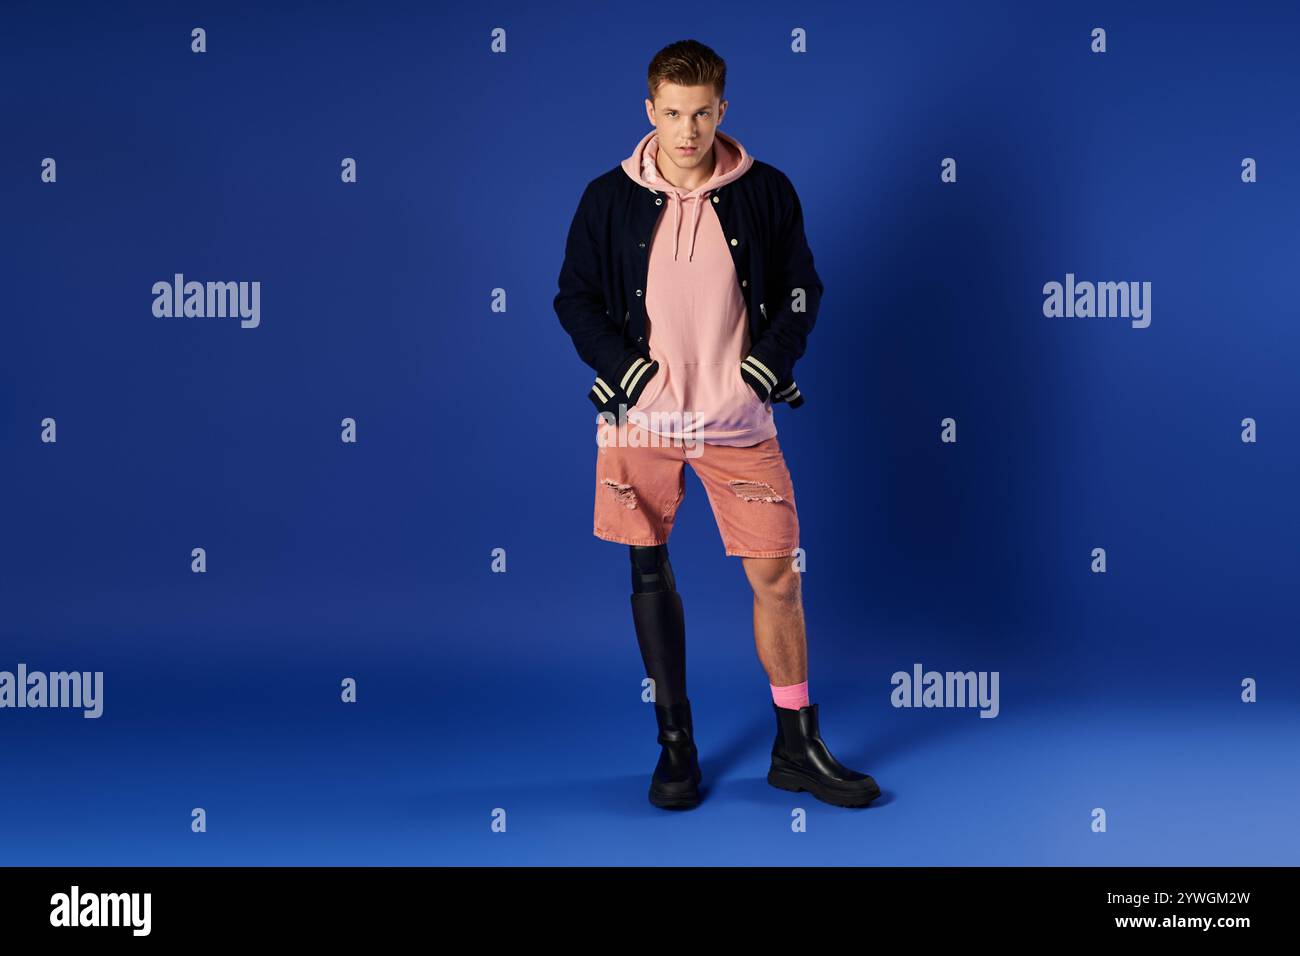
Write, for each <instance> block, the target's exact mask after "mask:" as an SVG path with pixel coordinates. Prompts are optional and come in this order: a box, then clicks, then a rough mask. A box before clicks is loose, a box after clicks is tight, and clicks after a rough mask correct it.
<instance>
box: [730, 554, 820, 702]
mask: <svg viewBox="0 0 1300 956" xmlns="http://www.w3.org/2000/svg"><path fill="white" fill-rule="evenodd" d="M740 560H741V562H742V563H743V564H744V567H745V576H746V577H748V578H749V584H750V587H752V588H753V589H754V646H755V648H756V649H757V650H758V659H759V662H760V663H762V665H763V669H764V670H765V671H767V679H768V680H769V681H770V682H771V683H772V684H775V685H776V686H777V687H785V686H788V685H790V684H798V683H801V682H802V681H805V680H807V679H808V644H807V641H806V639H805V635H804V619H803V594H802V590H801V584H802V582H801V581H800V577H799V572H798V571H796V570H795V569H794V559H793V558H790V557H784V558H741V559H740Z"/></svg>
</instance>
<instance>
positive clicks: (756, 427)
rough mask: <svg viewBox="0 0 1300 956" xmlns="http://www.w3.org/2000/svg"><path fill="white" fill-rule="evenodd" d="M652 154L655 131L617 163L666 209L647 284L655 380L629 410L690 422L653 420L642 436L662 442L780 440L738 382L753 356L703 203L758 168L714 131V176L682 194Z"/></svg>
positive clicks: (735, 284)
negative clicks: (655, 436) (650, 433)
mask: <svg viewBox="0 0 1300 956" xmlns="http://www.w3.org/2000/svg"><path fill="white" fill-rule="evenodd" d="M658 149H659V132H658V130H651V131H650V132H649V133H647V134H646V135H645V136H644V137H642V139H641V142H639V143H637V146H636V149H634V150H633V151H632V155H631V156H629V157H628V158H627V159H625V160H623V163H622V166H623V171H624V172H626V173H627V174H628V176H630V177H631V178H632V179H633V181H635V182H637V183H639V184H640V185H642V186H646V187H648V188H650V189H653V190H655V191H657V192H658V193H659V194H660V195H662V196H663V197H664V200H665V202H666V203H667V205H669V206H672V213H671V215H670V214H669V210H668V209H664V210H663V212H662V214H661V215H660V216H659V221H658V223H657V224H656V225H655V231H654V236H653V238H652V240H651V244H650V273H649V278H648V279H647V280H646V301H645V307H646V317H647V322H646V330H647V331H646V345H647V346H648V347H649V349H650V358H651V359H653V360H655V361H657V362H658V363H659V371H658V372H657V373H656V374H655V376H654V378H652V379H651V380H650V382H649V384H647V385H646V387H645V391H643V392H642V393H641V396H640V398H639V400H638V401H637V403H636V405H635V406H633V410H634V411H639V412H645V413H647V415H648V414H649V413H651V412H666V413H671V412H680V413H689V414H690V415H691V416H692V418H690V419H685V418H684V417H683V418H681V419H680V420H679V419H678V417H676V416H673V415H665V416H663V417H662V418H660V417H659V416H651V417H650V418H649V426H648V428H649V430H650V431H653V432H655V433H656V434H658V435H663V436H667V437H689V438H693V439H694V440H697V441H704V442H712V443H714V444H718V445H755V444H757V443H759V442H761V441H764V440H766V439H768V438H772V437H773V436H775V435H776V422H775V421H774V420H773V418H772V408H771V406H770V405H769V404H768V403H766V402H764V401H762V400H760V399H759V397H758V395H757V394H755V392H754V390H753V389H752V388H750V387H749V385H748V384H747V383H746V382H745V380H744V379H743V378H742V377H741V375H740V360H741V359H743V358H744V357H745V356H746V355H747V354H749V347H750V340H749V321H748V310H747V308H746V305H745V298H744V296H743V295H742V294H741V290H740V283H739V281H737V278H736V266H735V263H734V262H733V261H732V258H731V250H730V248H729V247H728V245H727V238H726V237H725V236H724V235H723V234H722V223H721V222H720V221H719V220H718V214H717V212H716V211H715V210H714V208H713V203H711V202H709V195H710V193H712V191H713V190H714V189H716V188H717V187H719V186H722V185H724V184H726V183H729V182H732V181H733V180H735V179H739V178H740V177H741V176H743V175H744V174H745V172H746V171H747V170H748V169H749V167H750V166H752V165H753V164H754V158H753V157H752V156H750V155H749V153H747V152H746V151H745V147H744V146H742V145H740V143H739V142H738V141H737V140H735V139H733V138H732V137H730V136H728V135H727V134H726V133H724V132H722V131H721V130H716V131H715V132H714V139H713V151H714V167H713V176H712V177H711V178H710V179H709V181H708V182H706V183H704V185H702V186H700V187H698V188H696V189H693V190H690V191H687V190H684V189H681V188H679V187H677V186H674V185H672V183H669V182H668V181H667V180H665V179H664V178H663V176H662V175H660V173H659V169H658V167H657V165H656V154H657V152H658ZM683 231H685V233H686V234H685V235H683V234H682V233H683ZM670 239H671V241H669V240H670ZM657 419H658V420H657Z"/></svg>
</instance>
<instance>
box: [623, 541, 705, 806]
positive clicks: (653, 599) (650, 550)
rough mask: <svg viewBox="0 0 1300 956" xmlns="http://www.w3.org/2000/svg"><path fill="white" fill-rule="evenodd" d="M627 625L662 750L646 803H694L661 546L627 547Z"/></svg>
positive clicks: (680, 648)
mask: <svg viewBox="0 0 1300 956" xmlns="http://www.w3.org/2000/svg"><path fill="white" fill-rule="evenodd" d="M628 547H629V548H630V557H631V561H632V621H633V623H634V624H635V625H636V639H637V643H638V644H639V645H640V647H641V659H642V661H643V662H644V664H645V672H646V676H647V677H650V678H651V679H652V680H654V686H655V703H654V708H655V720H656V721H657V722H658V725H659V744H660V746H661V748H662V750H661V752H660V754H659V763H658V764H657V765H656V766H655V770H654V776H653V777H652V778H651V781H650V802H651V803H652V804H654V805H655V806H656V807H663V808H665V809H687V808H690V807H694V806H696V805H698V804H699V802H700V793H699V783H700V764H699V755H698V753H697V751H696V749H695V727H694V725H693V723H692V721H691V702H690V700H688V699H687V697H686V618H685V614H684V611H683V609H682V598H681V595H680V594H678V593H677V583H676V581H675V580H674V578H673V569H672V565H671V564H669V562H668V546H667V545H666V544H660V545H653V546H642V545H629V546H628Z"/></svg>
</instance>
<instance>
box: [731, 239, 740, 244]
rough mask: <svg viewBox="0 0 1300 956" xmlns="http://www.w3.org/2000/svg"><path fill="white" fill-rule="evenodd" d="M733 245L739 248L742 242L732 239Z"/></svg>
mask: <svg viewBox="0 0 1300 956" xmlns="http://www.w3.org/2000/svg"><path fill="white" fill-rule="evenodd" d="M731 244H732V245H733V246H738V245H740V241H739V240H737V239H732V240H731Z"/></svg>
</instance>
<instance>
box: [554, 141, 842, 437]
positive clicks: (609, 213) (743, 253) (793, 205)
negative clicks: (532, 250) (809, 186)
mask: <svg viewBox="0 0 1300 956" xmlns="http://www.w3.org/2000/svg"><path fill="white" fill-rule="evenodd" d="M709 201H710V202H712V203H713V208H714V210H715V211H716V213H717V215H718V221H719V222H720V223H721V224H722V234H723V235H724V236H726V237H727V244H728V246H729V247H730V249H731V258H732V261H733V262H734V263H735V266H736V281H737V282H738V283H739V284H740V291H741V294H742V295H743V296H744V297H745V303H746V306H747V311H748V314H749V337H750V351H749V354H748V355H747V356H745V357H744V358H743V359H742V360H741V374H742V375H743V376H744V378H745V380H746V381H747V382H748V383H749V385H750V386H751V387H752V388H753V389H754V391H755V392H757V393H758V396H759V397H760V398H761V399H763V400H764V401H767V400H768V399H770V400H771V401H773V402H787V403H788V404H789V405H790V407H791V408H798V407H799V406H800V405H802V404H803V402H804V396H803V395H802V393H801V392H800V391H799V387H798V386H797V385H796V384H795V380H794V366H795V363H796V362H797V361H798V360H799V359H800V358H801V357H802V356H803V353H804V348H805V346H806V343H807V339H808V333H809V332H811V331H812V327H813V323H814V322H815V321H816V320H817V311H818V308H819V306H820V304H821V297H822V283H821V279H820V278H819V277H818V275H817V270H816V269H815V268H814V267H813V256H812V251H811V250H810V249H809V248H808V240H807V237H806V236H805V235H804V226H803V209H802V207H801V206H800V204H799V197H798V195H797V194H796V193H795V190H794V186H793V185H792V184H791V182H790V179H789V177H787V176H786V175H785V173H783V172H781V171H780V170H779V169H777V168H776V167H775V166H772V165H771V164H769V163H765V162H763V161H761V160H757V159H756V160H754V163H753V165H752V166H751V167H750V168H749V169H748V170H747V171H746V172H745V174H744V175H743V176H741V177H740V178H739V179H736V180H733V181H732V182H730V183H725V184H723V185H722V186H720V187H718V188H717V189H715V190H713V192H712V193H711V194H710V196H709ZM664 208H665V200H664V197H663V196H662V195H661V194H660V192H659V191H658V190H655V189H651V188H649V187H647V186H643V185H640V184H638V183H636V182H633V181H632V179H631V177H629V176H628V175H627V173H626V172H624V171H623V168H622V166H621V165H618V166H615V167H614V168H613V169H611V170H610V171H609V172H606V173H603V174H602V175H600V176H598V177H596V178H595V179H593V180H592V181H591V182H589V183H588V184H587V187H586V190H585V191H584V192H583V194H582V199H581V200H580V201H579V203H578V209H577V212H576V213H575V214H574V216H573V222H572V224H571V225H570V227H569V236H568V241H567V242H566V244H565V250H564V264H563V265H562V266H561V268H560V279H559V292H558V293H557V294H556V296H555V312H556V315H558V316H559V318H560V324H561V325H562V326H563V327H564V330H565V331H566V332H568V333H569V336H570V337H571V338H572V339H573V344H574V346H575V347H576V348H577V350H578V355H579V357H580V358H581V359H582V361H584V362H585V363H586V364H587V365H589V366H591V368H592V369H593V370H594V371H595V372H596V381H595V383H594V384H593V385H592V386H591V389H590V391H589V392H588V396H589V397H590V399H591V401H592V404H594V405H595V406H596V408H597V409H598V410H599V411H601V412H602V413H604V412H608V413H610V414H612V415H613V416H614V417H615V419H618V418H619V417H620V416H619V412H618V406H619V405H620V404H622V405H624V406H626V408H631V407H632V406H633V405H635V404H636V400H637V398H638V397H639V395H640V393H641V391H642V390H643V389H644V388H645V386H646V384H647V383H648V382H649V380H650V379H651V378H652V377H653V376H654V374H655V373H656V372H657V371H658V363H657V362H652V361H651V360H650V350H649V347H648V346H647V345H646V342H645V336H646V311H645V289H646V280H647V277H648V275H649V271H650V242H651V238H652V237H653V235H654V230H655V225H656V223H657V222H658V219H659V215H660V213H662V212H663V211H664Z"/></svg>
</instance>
